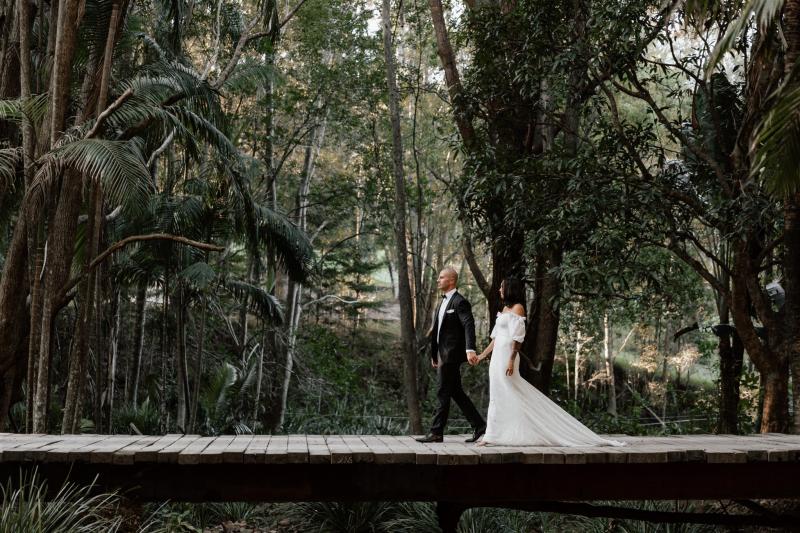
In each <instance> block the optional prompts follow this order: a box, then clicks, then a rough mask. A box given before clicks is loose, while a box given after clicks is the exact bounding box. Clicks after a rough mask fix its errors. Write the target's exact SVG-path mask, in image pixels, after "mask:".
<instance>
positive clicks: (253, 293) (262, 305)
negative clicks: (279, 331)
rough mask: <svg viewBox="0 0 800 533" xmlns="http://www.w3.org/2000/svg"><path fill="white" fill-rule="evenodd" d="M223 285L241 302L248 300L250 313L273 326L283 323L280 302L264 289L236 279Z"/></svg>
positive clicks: (226, 281)
mask: <svg viewBox="0 0 800 533" xmlns="http://www.w3.org/2000/svg"><path fill="white" fill-rule="evenodd" d="M223 283H224V285H225V287H226V288H227V289H228V290H229V291H230V292H231V294H233V295H234V296H235V297H236V298H238V299H239V300H244V299H245V298H247V304H248V307H249V308H250V311H251V312H252V313H253V314H255V315H257V316H258V317H260V318H261V319H262V320H264V321H265V322H271V323H273V324H280V323H282V322H283V308H282V307H281V304H280V302H279V301H278V299H277V298H276V297H275V296H273V295H271V294H270V293H269V292H267V291H266V290H264V289H263V288H261V287H257V286H256V285H252V284H250V283H247V282H246V281H241V280H235V279H229V280H225V281H224V282H223Z"/></svg>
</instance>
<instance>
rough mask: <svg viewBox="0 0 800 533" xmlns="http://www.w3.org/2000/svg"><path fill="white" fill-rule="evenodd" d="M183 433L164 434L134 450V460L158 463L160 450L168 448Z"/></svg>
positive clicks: (136, 461)
mask: <svg viewBox="0 0 800 533" xmlns="http://www.w3.org/2000/svg"><path fill="white" fill-rule="evenodd" d="M182 436H183V435H181V434H179V433H169V434H167V435H163V436H162V437H161V438H159V439H158V440H157V441H155V442H154V443H152V444H151V445H149V446H145V447H144V448H142V449H141V450H136V451H134V452H133V462H134V463H156V462H158V452H160V451H161V450H163V449H164V448H166V447H167V446H170V445H172V444H173V443H175V442H176V441H177V440H178V439H180V438H181V437H182Z"/></svg>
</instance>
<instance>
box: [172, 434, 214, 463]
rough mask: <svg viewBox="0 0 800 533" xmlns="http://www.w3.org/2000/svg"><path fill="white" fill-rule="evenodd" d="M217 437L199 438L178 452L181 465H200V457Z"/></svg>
mask: <svg viewBox="0 0 800 533" xmlns="http://www.w3.org/2000/svg"><path fill="white" fill-rule="evenodd" d="M215 440H217V437H199V438H196V439H194V440H193V441H192V442H191V443H189V444H188V445H187V446H186V447H185V448H183V449H182V450H181V451H179V452H178V464H179V465H196V464H200V457H201V456H202V455H203V451H204V450H205V449H206V448H208V447H209V446H210V445H211V444H212V443H213V442H214V441H215Z"/></svg>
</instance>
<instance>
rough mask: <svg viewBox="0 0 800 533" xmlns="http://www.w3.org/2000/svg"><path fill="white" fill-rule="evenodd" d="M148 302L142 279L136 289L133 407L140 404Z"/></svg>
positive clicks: (144, 283)
mask: <svg viewBox="0 0 800 533" xmlns="http://www.w3.org/2000/svg"><path fill="white" fill-rule="evenodd" d="M146 304H147V281H140V282H139V287H138V288H137V290H136V317H135V318H134V322H133V339H134V340H133V384H132V386H131V404H132V405H133V407H138V405H139V379H140V376H141V374H142V350H143V348H144V332H145V327H144V326H145V319H146V315H145V312H146Z"/></svg>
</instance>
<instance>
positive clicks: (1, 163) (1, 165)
mask: <svg viewBox="0 0 800 533" xmlns="http://www.w3.org/2000/svg"><path fill="white" fill-rule="evenodd" d="M21 162H22V149H21V148H18V147H17V148H0V191H2V190H3V189H8V188H12V187H13V186H14V182H16V180H17V169H18V168H19V166H20V163H21Z"/></svg>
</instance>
